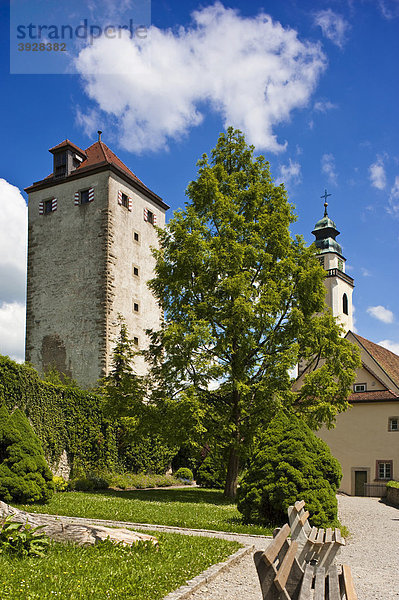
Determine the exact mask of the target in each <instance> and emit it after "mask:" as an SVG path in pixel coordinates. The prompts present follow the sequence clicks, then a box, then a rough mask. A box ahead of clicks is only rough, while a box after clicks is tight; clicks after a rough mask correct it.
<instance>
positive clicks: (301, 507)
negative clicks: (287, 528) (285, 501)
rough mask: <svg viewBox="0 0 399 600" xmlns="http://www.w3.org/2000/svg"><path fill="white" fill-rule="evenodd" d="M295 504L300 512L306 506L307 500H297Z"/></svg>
mask: <svg viewBox="0 0 399 600" xmlns="http://www.w3.org/2000/svg"><path fill="white" fill-rule="evenodd" d="M294 506H295V509H296V510H297V511H298V512H299V511H300V510H302V509H303V507H304V506H305V500H297V502H295V504H294Z"/></svg>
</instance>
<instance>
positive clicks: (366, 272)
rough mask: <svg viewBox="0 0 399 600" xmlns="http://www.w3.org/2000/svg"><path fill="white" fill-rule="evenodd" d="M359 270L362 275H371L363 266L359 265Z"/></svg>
mask: <svg viewBox="0 0 399 600" xmlns="http://www.w3.org/2000/svg"><path fill="white" fill-rule="evenodd" d="M360 270H361V272H362V275H363V277H371V273H370V271H369V270H368V269H366V268H365V267H361V269H360Z"/></svg>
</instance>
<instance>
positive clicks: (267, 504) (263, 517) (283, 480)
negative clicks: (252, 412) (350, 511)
mask: <svg viewBox="0 0 399 600" xmlns="http://www.w3.org/2000/svg"><path fill="white" fill-rule="evenodd" d="M341 477H342V474H341V467H340V465H339V463H338V461H337V460H336V459H335V458H334V457H333V456H332V455H331V452H330V450H329V448H328V446H327V444H325V443H324V442H323V441H322V440H320V439H319V438H317V437H316V436H315V434H314V433H313V432H312V431H311V430H310V429H309V427H308V426H307V425H306V424H305V423H304V422H303V421H302V420H301V419H299V418H298V417H296V416H295V415H293V414H290V415H287V414H284V413H282V412H281V413H280V414H278V415H277V416H276V417H275V418H274V419H273V420H272V421H271V422H270V424H269V427H268V428H267V430H266V431H265V432H264V433H263V434H260V435H259V437H258V439H257V440H256V443H255V449H254V452H253V455H252V457H251V458H250V461H249V466H248V470H247V471H246V473H245V474H244V476H243V478H242V481H241V485H240V488H239V490H238V510H239V511H240V512H241V513H242V514H243V517H244V520H245V521H246V522H250V523H261V524H268V523H284V522H286V521H287V509H288V507H289V506H290V505H292V504H294V502H296V501H297V500H305V502H306V508H307V510H309V512H310V515H311V516H310V519H309V520H310V522H311V524H312V525H314V526H316V527H325V526H327V525H338V520H337V499H336V496H335V493H336V490H337V489H338V486H339V483H340V481H341Z"/></svg>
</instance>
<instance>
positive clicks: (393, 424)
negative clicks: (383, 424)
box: [388, 417, 399, 431]
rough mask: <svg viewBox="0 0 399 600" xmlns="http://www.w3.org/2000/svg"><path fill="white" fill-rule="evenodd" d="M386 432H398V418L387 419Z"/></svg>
mask: <svg viewBox="0 0 399 600" xmlns="http://www.w3.org/2000/svg"><path fill="white" fill-rule="evenodd" d="M388 431H399V417H389V420H388Z"/></svg>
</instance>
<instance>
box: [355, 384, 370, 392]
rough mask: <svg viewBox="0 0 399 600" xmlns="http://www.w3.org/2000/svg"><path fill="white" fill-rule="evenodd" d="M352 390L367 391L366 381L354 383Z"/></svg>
mask: <svg viewBox="0 0 399 600" xmlns="http://www.w3.org/2000/svg"><path fill="white" fill-rule="evenodd" d="M353 391H354V392H367V383H355V385H354V386H353Z"/></svg>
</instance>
